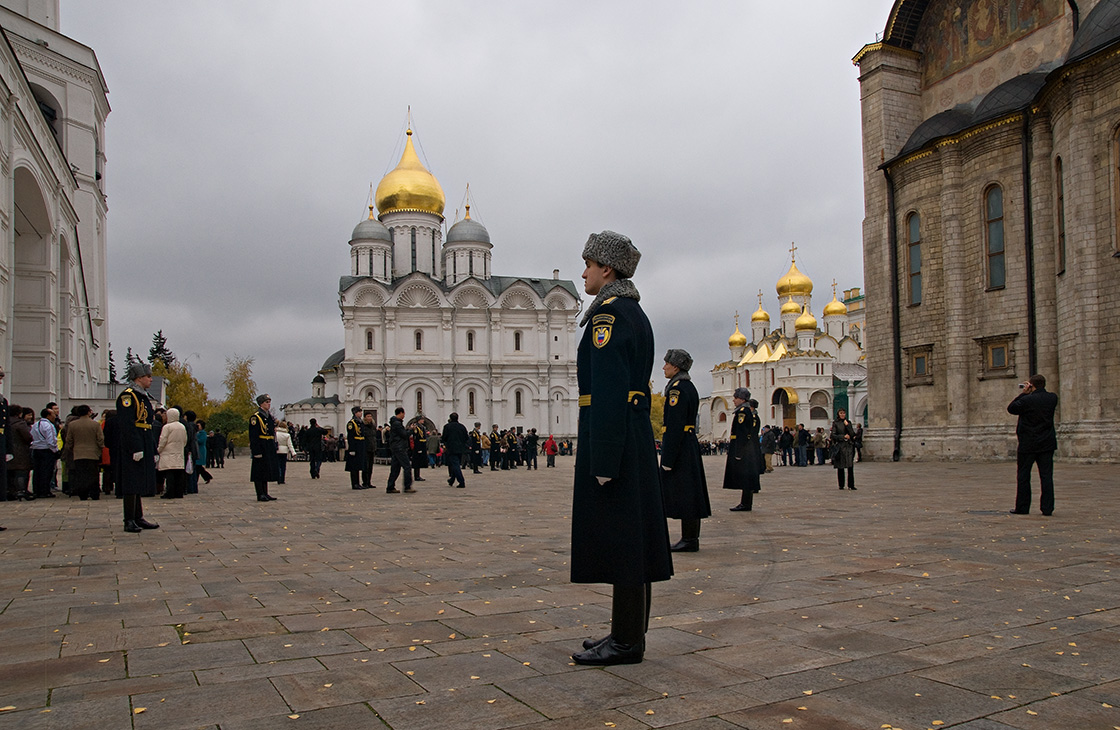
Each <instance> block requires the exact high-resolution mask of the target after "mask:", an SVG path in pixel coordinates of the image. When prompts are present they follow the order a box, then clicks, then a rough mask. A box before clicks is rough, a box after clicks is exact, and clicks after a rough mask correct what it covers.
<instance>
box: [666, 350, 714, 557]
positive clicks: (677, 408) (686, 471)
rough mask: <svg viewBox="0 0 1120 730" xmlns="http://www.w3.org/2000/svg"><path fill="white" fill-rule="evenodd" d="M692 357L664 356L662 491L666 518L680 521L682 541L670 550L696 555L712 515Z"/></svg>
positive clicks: (678, 353) (682, 353)
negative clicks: (698, 436) (698, 430)
mask: <svg viewBox="0 0 1120 730" xmlns="http://www.w3.org/2000/svg"><path fill="white" fill-rule="evenodd" d="M691 367H692V356H691V355H689V354H688V353H687V352H686V351H684V350H669V351H668V352H666V353H665V365H664V366H663V367H662V371H663V372H664V373H665V377H666V378H668V379H669V383H668V385H666V386H665V407H664V420H663V423H664V424H665V433H664V434H662V436H661V492H662V494H663V495H664V498H665V516H666V517H668V518H669V519H678V520H680V521H681V539H680V541H679V542H677V543H675V544H674V545H673V546H672V547H670V548H669V549H670V550H672V551H673V552H688V553H694V552H696V551H697V550H699V549H700V520H702V519H704V518H705V517H711V516H712V505H711V502H710V501H709V500H708V481H707V478H706V477H705V476H704V463H703V462H702V461H701V459H700V442H699V441H698V440H697V439H696V413H697V411H698V410H699V409H700V396H699V394H698V393H697V392H696V386H695V385H693V384H692V378H691V376H690V375H689V374H688V371H689V369H690V368H691Z"/></svg>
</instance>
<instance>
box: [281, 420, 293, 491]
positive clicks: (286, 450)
mask: <svg viewBox="0 0 1120 730" xmlns="http://www.w3.org/2000/svg"><path fill="white" fill-rule="evenodd" d="M295 455H296V447H295V446H294V445H293V444H292V435H291V433H289V432H288V422H287V421H281V422H280V423H278V424H276V468H277V474H279V476H280V478H279V479H277V480H276V483H277V484H283V483H284V474H285V473H286V472H287V471H288V457H289V456H293V457H294V456H295Z"/></svg>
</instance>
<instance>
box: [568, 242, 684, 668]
mask: <svg viewBox="0 0 1120 730" xmlns="http://www.w3.org/2000/svg"><path fill="white" fill-rule="evenodd" d="M640 257H641V253H639V252H638V250H637V249H636V248H635V247H634V245H633V244H632V243H631V242H630V239H629V238H627V237H626V236H623V235H620V234H618V233H615V232H613V231H603V232H602V233H599V234H593V235H592V236H591V237H590V238H589V239H588V241H587V245H586V246H584V249H583V259H584V261H585V263H586V268H585V269H584V272H583V280H584V291H586V292H587V293H588V294H591V295H593V296H595V301H593V302H592V303H591V306H589V307H588V308H587V312H586V314H584V316H583V320H582V321H581V322H580V324H581V325H582V326H586V329H585V330H584V333H583V337H582V339H581V340H580V343H579V349H578V351H577V356H576V373H577V382H578V384H579V439H578V443H579V448H578V450H577V451H576V464H575V483H574V486H573V494H572V561H571V578H572V582H573V583H609V584H611V586H612V591H613V592H612V599H611V633H610V634H609V635H608V636H605V637H603V638H602V639H598V640H594V639H588V640H587V641H585V642H584V648H585V651H582V652H579V653H576V654H573V655H572V659H574V660H575V662H576V663H577V664H592V665H611V664H636V663H638V662H640V661H642V658H643V656H644V653H645V643H646V642H645V635H646V630H647V628H648V626H649V610H650V596H651V585H650V584H651V583H653V582H655V581H662V580H668V579H669V578H670V577H672V575H673V558H672V554H671V553H670V552H669V531H668V528H667V526H666V524H665V507H664V504H663V503H662V497H661V482H660V479H659V476H658V465H657V450H656V446H655V444H654V440H653V426H652V424H651V423H650V415H649V414H650V393H649V374H650V370H652V369H653V360H654V354H653V329H652V328H651V327H650V324H649V319H648V318H647V317H646V315H645V312H643V311H642V307H641V305H639V304H638V299H639V298H640V297H639V294H638V290H637V288H636V287H635V286H634V284H633V283H632V282H631V281H630V277H631V276H633V275H634V270H635V269H636V268H637V266H638V259H639V258H640Z"/></svg>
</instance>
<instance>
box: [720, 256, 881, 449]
mask: <svg viewBox="0 0 1120 730" xmlns="http://www.w3.org/2000/svg"><path fill="white" fill-rule="evenodd" d="M790 253H791V261H790V265H789V271H787V272H786V273H785V275H783V276H782V277H781V278H780V279H778V283H777V285H776V287H775V289H776V290H777V293H778V300H779V301H780V302H782V305H781V323H780V325H779V326H778V327H777V328H776V329H771V328H770V315H769V313H767V312H766V310H765V309H763V308H762V292H761V291H760V292H759V293H758V309H757V310H756V311H755V313H754V314H753V315H751V337H750V338H749V339H748V338H747V336H746V335H745V334H743V333H742V332H740V331H739V317H738V315H736V316H735V332H734V333H733V334H732V335H731V337H729V338H728V340H727V347H728V349H729V350H730V351H731V359H730V360H727V361H725V362H721V363H718V364H717V365H716V366H715V367H714V368H712V395H711V397H710V398H708V399H707V408H702V409H701V414H700V432H701V434H702V435H704V436H706V437H708V438H710V439H712V440H717V441H718V440H721V439H726V438H727V437H728V436H729V435H730V426H731V424H730V421H729V419H730V413H731V411H732V410H734V408H735V405H734V403H732V400H731V395H732V393H734V391H735V389H736V388H740V387H745V388H748V389H749V390H750V391H751V395H752V397H753V398H754V399H755V400H757V401H758V402H759V408H758V414H759V417H760V418H761V420H762V423H763V424H764V425H771V426H794V425H796V424H798V423H803V424H805V426H806V427H807V428H809V429H810V430H815V429H816V428H818V427H821V428H824V429H825V430H827V429H828V427H829V426H830V424H831V422H832V419H833V418H835V416H836V411H837V410H839V409H840V408H844V409H845V410H846V411H847V412H848V416H849V418H851V420H852V421H853V422H860V423H866V422H867V368H866V366H865V364H864V353H863V329H864V312H863V295H862V294H860V290H859V289H858V288H853V289H849V290H846V291H845V292H844V301H840V300H839V299H838V298H837V296H836V285H835V283H834V284H833V289H832V301H830V302H829V303H828V304H826V305H824V309H823V312H822V313H823V315H824V322H823V323H818V322H817V318H816V317H814V316H813V281H812V280H811V279H810V278H809V277H808V276H806V275H805V274H803V273H801V271H799V270H798V268H797V261H796V259H795V258H793V254H795V253H796V247H795V246H794V247H791V251H790ZM821 324H823V327H822V326H821Z"/></svg>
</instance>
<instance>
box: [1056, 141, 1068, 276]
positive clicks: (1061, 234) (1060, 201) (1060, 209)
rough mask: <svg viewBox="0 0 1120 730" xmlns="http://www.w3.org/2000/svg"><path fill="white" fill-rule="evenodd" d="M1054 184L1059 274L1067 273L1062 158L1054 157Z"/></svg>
mask: <svg viewBox="0 0 1120 730" xmlns="http://www.w3.org/2000/svg"><path fill="white" fill-rule="evenodd" d="M1054 184H1055V188H1056V190H1055V191H1054V192H1055V195H1054V202H1055V204H1056V208H1057V210H1055V211H1054V214H1055V217H1056V218H1057V223H1058V245H1057V249H1058V250H1057V254H1058V266H1057V272H1058V273H1059V274H1064V273H1066V181H1065V180H1063V179H1062V158H1061V157H1057V158H1055V159H1054Z"/></svg>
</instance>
